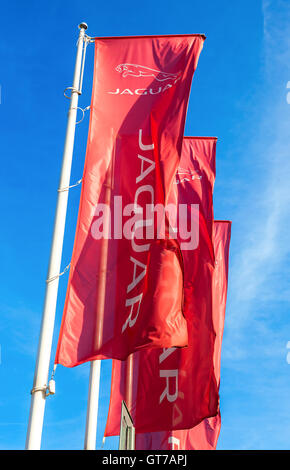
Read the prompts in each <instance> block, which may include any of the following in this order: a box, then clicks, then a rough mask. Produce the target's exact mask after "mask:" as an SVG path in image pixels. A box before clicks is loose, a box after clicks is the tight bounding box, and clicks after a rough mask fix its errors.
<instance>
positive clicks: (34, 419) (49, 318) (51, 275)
mask: <svg viewBox="0 0 290 470" xmlns="http://www.w3.org/2000/svg"><path fill="white" fill-rule="evenodd" d="M79 28H80V33H79V40H78V45H77V54H76V63H75V71H74V79H73V87H72V88H71V100H70V107H69V112H68V122H67V129H66V137H65V144H64V151H63V161H62V169H61V176H60V183H59V192H58V198H57V207H56V214H55V221H54V231H53V238H52V245H51V253H50V261H49V267H48V276H47V284H46V292H45V300H44V307H43V316H42V324H41V330H40V338H39V345H38V354H37V361H36V367H35V374H34V381H33V389H32V391H31V406H30V415H29V423H28V429H27V438H26V446H25V447H26V449H29V450H30V449H40V445H41V434H42V427H43V417H44V409H45V399H46V392H47V381H48V372H49V363H50V355H51V346H52V337H53V329H54V319H55V310H56V302H57V291H58V281H59V276H58V275H59V272H60V264H61V255H62V246H63V237H64V229H65V219H66V211H67V201H68V187H69V183H70V173H71V163H72V156H73V147H74V137H75V124H76V116H77V105H78V97H79V94H80V91H79V86H80V77H81V68H82V57H83V45H84V40H85V30H86V29H87V25H86V23H81V24H80V25H79Z"/></svg>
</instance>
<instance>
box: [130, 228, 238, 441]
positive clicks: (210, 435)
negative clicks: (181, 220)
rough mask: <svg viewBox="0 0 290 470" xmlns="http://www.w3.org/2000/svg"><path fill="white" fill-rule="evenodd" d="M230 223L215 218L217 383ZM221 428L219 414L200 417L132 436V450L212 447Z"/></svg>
mask: <svg viewBox="0 0 290 470" xmlns="http://www.w3.org/2000/svg"><path fill="white" fill-rule="evenodd" d="M230 238H231V222H228V221H215V223H214V251H215V259H216V264H215V269H214V274H213V284H212V292H213V310H212V311H213V323H214V328H215V332H216V340H215V348H214V369H215V376H216V380H217V383H218V384H219V383H220V360H221V345H222V337H223V329H224V319H225V310H226V298H227V285H228V265H229V247H230ZM220 429H221V416H220V413H219V412H218V414H217V415H216V416H213V417H211V418H206V419H204V420H203V421H202V422H201V423H199V424H198V425H197V426H195V427H193V428H191V429H183V430H177V431H175V430H174V431H163V432H155V433H154V432H153V433H144V434H137V435H136V449H143V450H170V449H171V450H173V449H182V450H214V449H216V446H217V441H218V437H219V433H220Z"/></svg>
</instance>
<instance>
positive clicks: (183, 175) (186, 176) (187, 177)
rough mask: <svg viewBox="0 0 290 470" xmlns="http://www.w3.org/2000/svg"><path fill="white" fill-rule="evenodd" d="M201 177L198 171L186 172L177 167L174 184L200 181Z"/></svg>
mask: <svg viewBox="0 0 290 470" xmlns="http://www.w3.org/2000/svg"><path fill="white" fill-rule="evenodd" d="M201 179H202V175H201V174H199V172H198V171H192V170H187V169H185V168H181V167H179V168H178V169H177V173H176V181H175V184H180V183H184V182H185V181H193V180H201Z"/></svg>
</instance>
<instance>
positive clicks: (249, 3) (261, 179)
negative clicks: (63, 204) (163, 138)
mask: <svg viewBox="0 0 290 470" xmlns="http://www.w3.org/2000/svg"><path fill="white" fill-rule="evenodd" d="M1 12H2V18H4V21H2V26H1V28H2V35H1V36H2V40H1V44H0V61H1V64H2V67H1V72H0V84H1V105H0V120H1V127H0V132H1V143H0V145H1V167H2V177H1V213H2V228H1V232H0V240H1V243H0V250H1V268H2V269H1V278H2V279H1V282H0V289H1V293H0V310H1V321H0V344H1V365H0V383H1V387H0V448H1V449H22V448H23V447H24V444H25V436H26V428H27V421H28V413H29V405H30V393H29V392H30V389H31V386H32V381H33V374H34V366H35V359H36V351H37V343H38V334H39V328H40V321H41V313H42V303H43V295H44V289H45V278H46V271H47V264H48V257H49V252H50V242H51V234H52V224H53V219H54V211H55V203H56V196H57V192H56V190H57V186H58V179H59V172H60V163H61V158H62V150H63V143H64V134H65V127H66V115H67V109H68V102H67V100H66V99H65V98H63V89H64V88H65V87H66V86H71V84H72V74H73V67H74V59H75V51H76V48H75V45H76V40H77V34H78V30H77V25H78V24H79V23H80V22H81V21H86V22H87V23H88V25H89V29H88V34H89V35H92V36H95V35H98V36H113V35H116V36H117V35H131V34H136V35H139V34H140V35H141V34H173V33H205V34H206V36H207V40H206V41H205V44H204V49H203V51H202V53H201V57H200V61H199V65H198V69H197V72H196V74H195V77H194V80H193V86H192V92H191V98H190V103H189V108H188V116H187V122H186V132H185V134H186V135H201V136H202V135H214V136H217V137H218V138H219V140H218V145H217V178H216V185H215V195H214V203H215V217H216V219H230V220H232V222H233V225H232V242H231V253H230V255H231V256H230V279H229V292H228V305H227V312H226V325H225V333H224V342H223V349H222V372H221V411H222V430H221V435H220V439H219V444H218V448H219V449H287V448H289V447H290V421H289V416H290V400H289V396H290V365H289V364H288V363H287V360H286V357H287V352H288V350H287V349H286V345H287V342H288V341H289V340H290V318H289V306H290V287H289V274H290V268H289V266H290V263H289V261H290V248H289V234H290V230H289V229H290V222H289V207H290V185H289V181H290V159H289V157H290V105H289V104H288V103H287V99H286V97H287V91H290V90H287V82H288V81H290V65H289V64H290V34H289V29H290V4H289V2H288V1H287V0H275V1H274V0H236V1H235V2H229V1H227V0H220V1H219V2H217V1H215V0H204V1H203V2H200V1H196V0H190V1H189V0H180V1H178V2H174V1H173V0H167V1H158V0H157V1H152V0H147V2H142V3H140V6H139V5H138V4H137V3H136V2H135V1H128V0H124V2H123V3H122V2H119V1H116V0H111V2H95V1H92V0H88V1H87V2H80V1H75V0H70V1H67V0H63V1H61V2H57V1H56V0H51V1H50V2H49V3H48V2H39V1H37V2H36V1H32V0H31V1H29V2H21V1H10V2H5V4H2V7H1ZM92 65H93V47H92V46H90V47H89V49H88V51H87V60H86V69H85V79H84V92H83V95H82V96H81V98H80V106H83V107H86V106H87V105H88V104H89V103H90V94H91V84H92ZM289 102H290V100H289ZM87 131H88V116H86V118H85V120H84V121H83V122H82V123H81V124H79V125H78V126H77V133H76V143H75V152H74V162H73V168H72V176H71V182H72V183H74V182H75V181H77V180H79V179H80V178H81V176H82V169H83V164H84V153H85V146H86V138H87ZM79 195H80V188H79V187H78V188H76V189H73V190H72V191H71V193H70V197H69V207H68V217H67V225H66V233H65V241H64V250H63V258H62V259H63V262H62V266H63V267H65V266H66V265H67V264H68V263H69V261H70V257H71V251H72V244H73V239H74V229H75V222H76V217H77V210H78V201H79ZM66 283H67V275H64V276H63V277H62V278H61V281H60V289H59V300H58V307H57V316H56V328H55V335H54V341H53V351H52V359H53V358H54V355H55V348H56V342H57V335H58V330H59V326H60V321H61V315H62V306H63V302H64V296H65V290H66ZM88 375H89V367H88V365H82V366H79V367H76V368H75V369H66V368H64V367H61V366H59V367H58V368H57V372H56V388H57V393H56V395H55V396H54V397H51V398H49V399H48V400H47V405H46V414H45V422H44V432H43V442H42V448H43V449H81V448H83V441H84V429H85V417H86V402H87V391H88ZM109 384H110V361H105V362H103V365H102V382H101V408H100V420H99V431H98V439H97V447H98V448H99V447H100V446H101V442H102V433H103V430H104V425H105V420H106V413H107V405H108V399H109ZM116 445H117V441H116V439H108V440H107V441H106V443H105V448H108V449H109V448H115V447H116Z"/></svg>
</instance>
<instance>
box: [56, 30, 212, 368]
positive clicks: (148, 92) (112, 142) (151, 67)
mask: <svg viewBox="0 0 290 470" xmlns="http://www.w3.org/2000/svg"><path fill="white" fill-rule="evenodd" d="M204 39H205V38H204V36H202V35H179V36H158V37H148V36H146V37H121V38H120V37H115V38H97V39H96V40H95V66H94V81H93V93H92V101H91V119H90V128H89V136H88V144H87V154H86V162H85V169H84V175H83V187H82V193H81V201H80V209H79V216H78V222H77V229H76V236H75V243H74V249H73V255H72V260H71V268H70V276H69V282H68V289H67V295H66V301H65V307H64V313H63V319H62V325H61V330H60V336H59V341H58V347H57V353H56V360H55V362H56V363H60V364H63V365H65V366H68V367H72V366H75V365H78V364H81V363H83V362H85V361H90V360H94V359H102V358H117V359H125V358H126V357H127V356H128V355H129V354H130V353H132V352H134V351H137V350H139V349H143V348H148V347H171V346H185V345H187V343H188V332H187V326H186V321H185V318H184V313H183V311H182V305H183V289H182V286H183V265H182V257H181V254H180V248H179V245H178V242H177V240H175V239H172V240H168V236H167V234H168V216H167V215H166V217H165V216H164V219H165V222H164V225H165V230H163V232H164V234H165V235H166V237H163V238H162V237H161V236H159V231H158V230H157V228H156V227H155V226H154V223H153V222H154V220H155V219H154V218H155V212H154V211H155V209H153V210H152V208H155V206H158V207H160V206H161V207H165V205H166V204H167V200H168V195H169V190H170V187H171V186H172V182H173V180H174V177H175V173H176V170H177V166H178V163H179V160H180V155H181V147H182V136H183V130H184V123H185V116H186V110H187V104H188V97H189V92H190V86H191V80H192V77H193V73H194V71H195V69H196V66H197V62H198V58H199V54H200V52H201V49H202V46H203V42H204ZM147 207H149V208H151V212H153V219H152V216H151V218H150V214H149V216H148V215H147V212H146V215H145V209H146V210H147ZM151 215H152V214H151ZM161 225H162V224H161ZM165 238H167V240H165ZM172 285H174V286H175V288H174V290H172V289H168V286H172Z"/></svg>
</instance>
